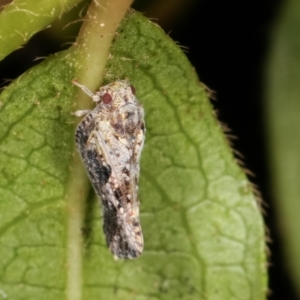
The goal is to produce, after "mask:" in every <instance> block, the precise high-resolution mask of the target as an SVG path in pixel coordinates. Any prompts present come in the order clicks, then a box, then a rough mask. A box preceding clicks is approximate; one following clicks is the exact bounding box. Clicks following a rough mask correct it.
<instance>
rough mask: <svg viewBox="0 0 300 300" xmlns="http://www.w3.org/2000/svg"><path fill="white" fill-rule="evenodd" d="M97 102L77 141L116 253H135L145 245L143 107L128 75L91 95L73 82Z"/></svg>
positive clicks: (131, 255)
mask: <svg viewBox="0 0 300 300" xmlns="http://www.w3.org/2000/svg"><path fill="white" fill-rule="evenodd" d="M73 83H74V84H75V85H77V86H78V87H80V88H81V89H82V90H83V91H84V92H85V93H86V94H87V95H89V96H90V97H91V98H92V99H93V101H95V102H96V103H97V106H96V107H95V109H94V110H92V111H77V112H76V113H75V115H77V116H83V115H85V117H84V118H83V120H82V121H81V122H80V124H79V125H78V127H77V130H76V145H77V148H78V150H79V152H80V155H81V158H82V161H83V164H84V166H85V168H86V171H87V174H88V176H89V178H90V180H91V182H92V185H93V187H94V189H95V191H96V193H97V194H98V195H99V196H100V198H101V200H102V208H103V219H104V221H103V230H104V233H105V236H106V242H107V245H108V247H109V248H110V250H111V252H112V253H113V254H114V256H115V257H119V258H135V257H137V256H139V255H140V254H141V253H142V251H143V247H144V242H143V235H142V229H141V225H140V221H139V204H140V202H139V199H138V180H139V171H140V167H139V161H140V156H141V151H142V148H143V145H144V139H145V122H144V110H143V107H142V105H141V104H140V103H139V102H138V100H137V99H136V96H135V89H134V88H133V87H132V86H131V85H130V83H129V82H128V81H126V80H119V81H116V82H113V83H110V84H108V85H106V86H103V87H101V88H100V89H99V91H97V92H96V94H93V93H92V92H91V91H90V90H88V89H87V88H86V87H85V86H83V85H81V84H79V83H78V82H76V81H73Z"/></svg>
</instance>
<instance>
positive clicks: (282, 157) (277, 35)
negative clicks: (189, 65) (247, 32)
mask: <svg viewBox="0 0 300 300" xmlns="http://www.w3.org/2000/svg"><path fill="white" fill-rule="evenodd" d="M299 31H300V2H299V1H292V0H291V1H286V2H285V6H284V7H283V10H282V15H281V17H280V18H279V19H278V24H277V25H276V27H275V28H274V39H273V40H274V41H273V43H272V48H271V53H270V58H269V63H268V72H267V106H266V116H267V123H268V131H269V132H268V135H269V141H270V143H269V145H270V148H269V153H270V163H271V176H272V179H273V187H272V191H273V197H274V199H275V200H276V206H277V207H276V210H277V215H278V219H279V227H280V230H281V235H282V239H283V240H284V251H285V258H286V261H287V263H288V265H289V267H290V272H291V273H290V274H291V276H292V277H293V280H294V282H295V287H296V288H297V289H298V293H299V297H300V286H299V282H300V239H299V230H300V219H299V212H300V185H299V178H300V159H299V153H300V130H299V128H300V85H299V79H300V38H299Z"/></svg>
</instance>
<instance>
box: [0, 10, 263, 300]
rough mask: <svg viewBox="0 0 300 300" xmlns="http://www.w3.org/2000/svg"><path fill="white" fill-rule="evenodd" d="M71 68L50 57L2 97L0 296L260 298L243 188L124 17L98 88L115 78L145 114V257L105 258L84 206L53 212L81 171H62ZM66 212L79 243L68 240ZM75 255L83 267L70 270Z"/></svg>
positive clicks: (259, 237)
mask: <svg viewBox="0 0 300 300" xmlns="http://www.w3.org/2000/svg"><path fill="white" fill-rule="evenodd" d="M71 61H72V52H70V53H69V52H68V51H67V52H65V53H61V54H58V55H55V56H52V57H50V58H49V59H47V60H46V61H45V62H43V63H41V64H40V65H39V66H37V67H35V68H33V69H32V70H30V71H28V72H27V73H26V74H25V75H23V76H22V77H21V78H19V79H18V80H17V81H15V82H14V83H13V84H11V85H10V87H9V88H7V89H6V90H5V91H3V93H2V94H1V98H0V99H1V103H2V106H1V111H0V113H1V115H0V119H1V127H0V128H1V129H0V165H1V172H0V176H1V177H0V193H1V197H0V199H1V202H0V220H1V221H0V233H1V235H0V241H1V243H0V254H1V258H2V259H1V261H0V295H1V293H2V294H3V295H7V297H9V298H11V299H17V300H18V299H65V297H66V296H65V295H66V294H65V291H66V289H72V288H74V289H77V290H78V293H77V292H76V293H77V296H78V295H80V296H78V297H77V299H89V300H93V299H220V300H224V299H265V292H266V268H265V266H266V261H265V260H266V258H265V237H264V229H263V221H262V217H261V213H260V210H259V205H258V204H257V202H256V199H255V196H254V194H253V191H252V188H251V185H250V184H249V182H248V181H247V178H246V176H245V174H244V172H243V171H242V170H241V168H240V167H239V166H238V164H237V163H236V161H235V159H234V157H233V155H232V152H231V149H230V146H229V143H228V142H227V139H226V137H225V136H224V134H223V132H222V129H221V126H220V124H219V123H218V121H217V120H216V116H215V113H214V111H213V109H212V106H211V104H210V102H209V100H208V97H207V92H206V90H205V88H204V86H202V85H201V84H200V83H199V81H198V78H197V76H196V74H195V72H194V70H193V68H192V67H191V65H190V64H189V62H188V61H187V59H186V57H185V55H184V54H183V53H182V51H181V50H180V49H179V48H178V47H177V46H176V45H175V43H174V42H173V41H171V39H170V38H169V37H167V36H166V35H165V34H164V33H163V32H162V30H161V29H160V28H159V27H157V26H156V25H154V24H152V23H151V22H149V21H148V20H147V19H145V18H144V17H143V16H141V15H140V14H137V13H130V14H129V15H128V16H127V17H126V18H125V20H124V21H123V23H122V25H121V26H120V28H119V30H118V34H117V35H116V36H115V40H114V42H113V45H112V47H111V56H110V58H109V60H108V61H107V67H106V72H105V77H104V83H107V82H110V81H113V80H115V79H120V78H128V79H129V80H130V82H131V83H132V85H133V86H134V87H135V88H136V91H137V92H136V93H137V97H138V99H139V100H140V101H141V103H142V104H143V105H144V108H145V113H146V128H147V134H146V143H145V147H144V150H143V153H142V159H141V176H140V184H139V186H140V189H139V195H140V200H141V223H142V228H143V232H144V238H145V250H144V253H143V254H142V256H141V257H140V258H138V259H136V260H129V261H123V260H118V261H115V260H114V259H113V257H112V255H111V254H110V252H109V250H108V249H107V247H106V245H105V241H104V235H103V232H102V229H101V227H102V225H101V222H102V221H101V218H100V212H99V205H98V203H97V202H98V201H97V200H96V198H95V196H94V193H93V192H92V191H91V193H90V194H89V197H87V199H82V202H79V203H78V205H77V206H76V207H75V206H70V205H69V204H70V202H68V200H66V199H68V197H70V191H73V193H74V194H76V193H77V194H79V195H80V193H81V191H80V190H78V186H77V185H75V184H73V185H71V186H70V181H69V179H68V178H69V177H70V176H72V174H73V175H74V174H77V173H76V170H77V169H78V168H82V167H81V166H80V165H77V164H73V163H72V162H73V161H74V160H73V157H74V155H77V154H76V150H75V148H74V142H73V139H74V122H75V118H74V117H73V116H71V114H70V113H71V112H72V111H75V110H76V107H75V106H76V97H75V96H74V91H75V88H73V87H72V85H71V80H72V79H73V78H74V76H75V75H74V74H75V70H74V69H73V67H72V64H71ZM70 174H71V175H70ZM78 174H82V175H78V178H77V180H78V182H81V181H86V180H87V178H86V175H85V174H84V173H80V172H79V173H78ZM76 176H77V175H76ZM77 210H78V212H79V213H80V212H81V213H83V214H84V215H85V221H84V223H83V224H81V226H79V227H78V228H77V229H76V230H77V231H80V230H81V231H82V236H83V244H81V243H80V241H78V243H77V241H76V238H74V237H73V236H72V233H70V232H72V231H70V230H68V226H73V225H70V224H75V225H74V226H77V225H76V224H77V223H76V222H73V220H72V218H73V217H74V214H73V212H74V211H75V212H76V211H77ZM75 215H76V214H75ZM70 218H71V219H70ZM75 221H76V220H75ZM76 243H77V244H76ZM76 245H77V247H82V249H83V254H82V255H83V256H82V259H78V257H77V258H76V257H75V258H74V260H72V259H71V260H70V257H68V255H69V253H70V252H69V251H68V249H69V248H70V247H71V248H72V247H75V248H76ZM72 263H74V264H75V265H76V268H77V269H76V270H78V273H77V275H78V274H80V277H78V276H77V275H76V276H77V277H76V276H75V275H74V274H73V273H70V272H69V270H70V264H72ZM73 276H74V278H73ZM70 278H71V284H69V285H68V286H67V281H68V280H69V281H70ZM72 279H74V280H72ZM68 300H69V299H68ZM72 300H73V299H72Z"/></svg>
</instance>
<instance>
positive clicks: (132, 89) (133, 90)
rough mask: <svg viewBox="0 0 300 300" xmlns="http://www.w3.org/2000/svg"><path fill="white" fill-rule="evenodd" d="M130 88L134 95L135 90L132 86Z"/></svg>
mask: <svg viewBox="0 0 300 300" xmlns="http://www.w3.org/2000/svg"><path fill="white" fill-rule="evenodd" d="M130 88H131V92H132V94H133V95H135V88H134V87H133V86H132V85H131V86H130Z"/></svg>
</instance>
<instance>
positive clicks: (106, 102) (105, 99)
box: [102, 93, 112, 104]
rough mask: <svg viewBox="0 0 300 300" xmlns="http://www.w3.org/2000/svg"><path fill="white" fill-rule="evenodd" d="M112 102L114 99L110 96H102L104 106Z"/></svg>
mask: <svg viewBox="0 0 300 300" xmlns="http://www.w3.org/2000/svg"><path fill="white" fill-rule="evenodd" d="M111 101H112V97H111V95H110V94H108V93H106V94H104V95H103V96H102V102H103V103H104V104H110V102H111Z"/></svg>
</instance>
